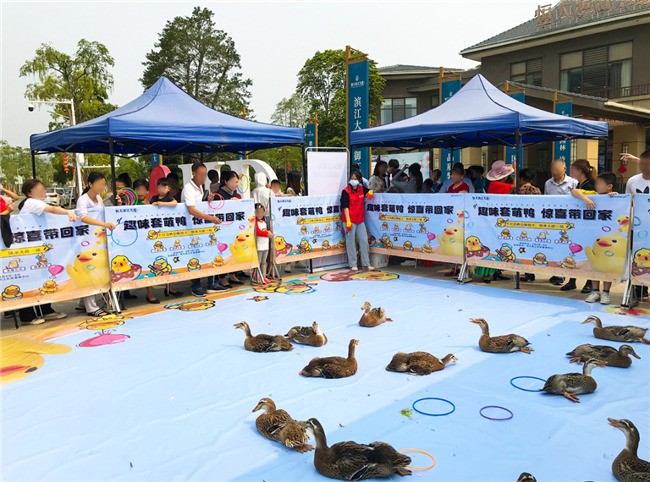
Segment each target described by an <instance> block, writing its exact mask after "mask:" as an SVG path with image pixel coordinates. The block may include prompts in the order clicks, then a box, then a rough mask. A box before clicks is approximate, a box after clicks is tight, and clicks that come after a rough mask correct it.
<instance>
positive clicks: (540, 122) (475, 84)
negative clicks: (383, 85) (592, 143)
mask: <svg viewBox="0 0 650 482" xmlns="http://www.w3.org/2000/svg"><path fill="white" fill-rule="evenodd" d="M517 129H520V132H521V142H522V143H523V144H533V143H535V142H542V141H558V140H561V139H566V138H574V139H575V138H585V139H589V138H597V137H607V122H598V121H590V120H584V119H576V118H572V117H565V116H562V115H559V114H554V113H552V112H546V111H543V110H541V109H537V108H535V107H532V106H530V105H526V104H524V103H523V102H519V101H518V100H516V99H514V98H512V97H510V96H509V95H507V94H505V93H503V92H501V91H500V90H499V89H497V88H496V87H495V86H494V85H492V84H491V83H490V82H488V80H487V79H486V78H485V77H483V76H482V75H480V74H479V75H476V76H474V77H473V78H472V79H471V80H470V81H469V82H468V83H467V84H466V85H464V86H463V88H462V89H460V90H459V91H458V93H456V94H454V95H453V96H452V97H451V98H450V99H449V100H448V101H447V102H445V103H443V104H441V105H439V106H438V107H436V108H434V109H431V110H429V111H427V112H424V113H423V114H419V115H416V116H414V117H409V118H408V119H404V120H401V121H398V122H393V123H392V124H386V125H383V126H379V127H372V128H369V129H361V130H358V131H354V132H352V133H351V134H350V144H351V145H352V146H355V147H360V146H377V147H379V146H386V147H391V146H392V147H404V148H413V147H429V148H432V147H443V148H454V149H460V148H463V147H481V146H484V145H496V144H509V145H515V143H516V139H515V131H516V130H517Z"/></svg>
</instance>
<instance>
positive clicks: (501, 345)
mask: <svg viewBox="0 0 650 482" xmlns="http://www.w3.org/2000/svg"><path fill="white" fill-rule="evenodd" d="M470 321H471V322H472V323H476V324H477V325H478V326H480V327H481V330H483V334H482V335H481V338H479V339H478V346H479V347H480V348H481V350H483V351H486V352H488V353H514V352H516V351H522V352H524V353H531V352H532V351H533V349H532V348H528V345H530V343H529V342H528V340H526V339H525V338H524V337H522V336H519V335H514V334H510V335H501V336H492V337H491V336H490V327H489V326H488V324H487V321H485V320H484V319H483V318H470Z"/></svg>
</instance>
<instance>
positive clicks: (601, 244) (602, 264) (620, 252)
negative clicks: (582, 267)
mask: <svg viewBox="0 0 650 482" xmlns="http://www.w3.org/2000/svg"><path fill="white" fill-rule="evenodd" d="M626 253H627V238H625V237H624V236H621V235H620V234H608V235H605V236H600V237H599V238H598V239H596V241H594V245H593V248H592V247H589V246H586V247H585V254H586V255H587V259H588V260H589V264H590V265H591V267H592V268H593V269H594V270H596V271H599V272H601V273H610V274H620V273H623V270H624V268H625V255H626Z"/></svg>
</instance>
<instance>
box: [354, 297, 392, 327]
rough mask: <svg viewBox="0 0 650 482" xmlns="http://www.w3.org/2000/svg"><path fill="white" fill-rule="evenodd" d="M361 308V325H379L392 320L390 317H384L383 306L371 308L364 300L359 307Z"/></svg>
mask: <svg viewBox="0 0 650 482" xmlns="http://www.w3.org/2000/svg"><path fill="white" fill-rule="evenodd" d="M361 309H362V310H363V315H361V319H360V320H359V324H360V325H361V326H365V327H368V328H372V327H373V326H378V325H381V324H382V323H385V322H387V321H393V320H392V319H390V318H387V317H386V312H385V311H384V309H383V308H373V307H372V305H371V304H370V303H369V302H367V301H366V302H365V303H364V304H363V306H362V307H361Z"/></svg>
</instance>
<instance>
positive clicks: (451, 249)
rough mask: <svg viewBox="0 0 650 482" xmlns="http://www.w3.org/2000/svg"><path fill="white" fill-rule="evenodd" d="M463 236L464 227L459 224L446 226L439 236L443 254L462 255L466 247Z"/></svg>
mask: <svg viewBox="0 0 650 482" xmlns="http://www.w3.org/2000/svg"><path fill="white" fill-rule="evenodd" d="M463 237H464V233H463V228H462V226H460V225H459V224H455V225H453V226H449V227H448V228H446V229H445V230H444V231H443V232H442V234H441V235H440V237H439V238H438V242H439V243H440V251H441V252H442V254H444V255H445V256H457V257H459V258H460V257H462V256H463V247H464V244H463Z"/></svg>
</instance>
